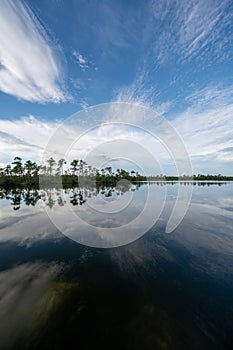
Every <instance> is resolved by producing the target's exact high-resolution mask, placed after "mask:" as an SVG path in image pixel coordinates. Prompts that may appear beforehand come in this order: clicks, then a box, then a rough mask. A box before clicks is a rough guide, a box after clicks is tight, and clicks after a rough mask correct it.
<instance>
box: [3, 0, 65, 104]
mask: <svg viewBox="0 0 233 350" xmlns="http://www.w3.org/2000/svg"><path fill="white" fill-rule="evenodd" d="M0 9H1V10H0V90H1V91H3V92H5V93H7V94H10V95H14V96H16V97H17V98H19V99H23V100H27V101H31V102H40V103H47V102H60V101H65V100H67V99H68V95H67V94H66V93H65V92H64V89H63V88H62V85H61V82H62V71H61V65H60V63H59V59H58V55H57V54H56V50H55V47H54V46H53V45H52V43H51V42H50V40H49V37H48V35H47V33H46V30H45V28H44V27H43V26H42V25H41V24H40V22H39V20H38V19H37V17H36V16H35V14H34V13H33V12H32V10H31V9H30V8H29V6H28V5H27V4H26V3H24V2H21V1H18V0H15V1H13V0H2V1H1V3H0Z"/></svg>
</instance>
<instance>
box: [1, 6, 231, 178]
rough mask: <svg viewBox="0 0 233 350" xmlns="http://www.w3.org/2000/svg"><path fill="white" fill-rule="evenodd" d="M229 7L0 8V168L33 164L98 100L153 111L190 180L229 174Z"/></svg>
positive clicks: (99, 102) (98, 101)
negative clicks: (182, 154)
mask: <svg viewBox="0 0 233 350" xmlns="http://www.w3.org/2000/svg"><path fill="white" fill-rule="evenodd" d="M232 14H233V3H232V1H230V0H229V1H228V0H225V1H220V0H195V1H194V0H190V1H186V0H177V1H176V0H161V1H155V0H154V1H153V0H151V1H149V0H146V1H137V0H134V1H133V0H132V1H130V0H128V1H120V0H114V1H113V0H109V1H101V0H99V1H97V0H96V1H95V0H92V1H87V0H76V1H71V0H66V1H65V0H64V1H63V0H50V1H47V0H40V1H29V0H28V1H13V0H12V1H11V0H8V1H7V0H2V1H1V3H0V105H1V108H0V146H1V153H2V156H1V159H0V162H2V163H5V162H8V161H10V160H11V159H12V157H14V156H15V155H18V154H19V155H20V156H22V157H23V158H29V157H30V158H34V159H35V160H39V159H40V157H41V155H42V152H43V148H44V147H45V145H46V142H47V141H48V139H49V137H50V136H51V134H52V133H53V132H54V130H55V129H56V127H57V126H58V125H59V123H61V122H62V121H63V120H65V119H66V118H67V117H69V116H70V115H71V114H73V113H75V112H77V111H79V110H82V109H83V108H86V107H88V106H93V105H96V104H101V103H106V102H114V101H121V102H130V103H136V104H142V105H145V106H147V107H150V108H153V109H154V110H156V111H157V112H158V113H159V114H161V115H162V116H164V117H165V118H166V119H167V120H169V121H170V122H171V124H172V125H173V126H174V127H175V128H176V129H177V131H178V133H179V134H180V135H181V137H182V138H183V141H184V144H185V146H186V148H187V150H188V152H189V154H190V157H191V160H192V162H193V169H194V172H195V173H197V172H202V173H208V172H210V173H223V174H233V166H232V161H233V81H232V80H233V79H232V77H233V63H232V57H233V41H232V35H233V18H232Z"/></svg>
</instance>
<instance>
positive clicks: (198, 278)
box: [0, 182, 233, 350]
mask: <svg viewBox="0 0 233 350" xmlns="http://www.w3.org/2000/svg"><path fill="white" fill-rule="evenodd" d="M179 186H183V187H182V188H183V189H184V191H185V189H187V191H188V189H190V186H192V190H193V195H192V200H191V203H190V206H189V209H188V211H187V213H186V215H185V217H184V219H183V221H182V222H181V223H180V224H179V225H178V226H177V228H176V229H175V230H174V231H173V232H172V233H169V234H168V233H165V228H166V223H167V220H168V218H169V216H170V214H171V210H172V207H173V205H174V202H175V200H176V196H177V192H178V189H179ZM148 188H149V190H150V193H151V196H152V198H154V207H153V206H151V208H150V209H151V210H150V216H151V213H154V214H153V215H154V216H155V222H154V224H153V225H152V226H151V227H150V229H149V230H148V231H147V232H146V233H145V234H142V235H141V237H140V234H137V235H136V236H132V229H131V233H130V235H128V232H126V231H127V229H124V227H127V223H129V222H132V221H133V220H134V219H135V218H136V217H137V216H138V215H140V213H141V212H142V210H143V206H144V203H145V200H146V198H147V194H148ZM164 190H165V192H166V201H165V205H164V207H161V205H160V204H161V203H162V201H163V195H164ZM122 203H123V208H124V210H118V209H119V208H120V207H119V205H122ZM112 205H114V206H115V207H112ZM124 205H125V206H124ZM93 206H94V207H93ZM0 207H1V210H0V348H1V349H4V350H5V349H17V350H19V349H23V350H25V349H30V350H31V349H63V348H67V349H77V348H89V347H93V348H94V347H98V348H102V349H105V348H106V349H122V350H123V349H134V350H137V349H140V350H144V349H153V350H154V349H176V350H177V349H179V350H180V349H185V350H187V349H218V350H219V349H231V348H232V341H233V183H230V182H229V183H205V182H203V183H200V182H196V183H195V182H193V183H182V184H179V183H166V184H165V183H150V184H142V183H141V184H137V185H136V184H134V185H129V186H124V185H122V186H118V187H116V188H108V187H103V188H97V189H96V188H67V189H55V188H51V189H49V188H47V189H43V190H35V189H31V190H26V189H25V190H20V189H10V190H3V189H2V190H0ZM96 207H98V208H99V211H98V213H97V211H96ZM106 208H107V209H108V208H110V209H109V211H108V210H107V212H108V214H106V212H104V211H103V210H102V209H106ZM112 208H113V209H114V208H115V211H112V210H113V209H112ZM71 210H72V212H73V213H74V215H76V216H79V217H80V218H81V220H79V222H75V220H73V221H72V220H68V217H67V215H68V214H67V213H68V212H70V211H71ZM54 213H56V215H57V217H58V218H60V222H59V224H55V225H54V223H53V222H54V216H53V215H54ZM66 218H67V220H66ZM145 218H147V216H146V217H144V219H142V220H145V221H146V219H145ZM82 221H83V222H88V223H89V225H94V226H98V233H99V236H98V237H97V236H95V238H93V237H94V236H90V237H91V238H90V239H89V240H86V237H87V235H88V233H86V231H85V229H84V228H83V227H82V225H81V224H80V222H82ZM59 225H60V226H59ZM122 225H123V226H122ZM124 225H126V226H124ZM121 226H122V237H123V236H124V237H127V240H126V241H125V242H124V244H119V245H121V246H119V247H115V248H114V247H112V248H109V249H103V248H102V246H101V244H102V242H108V244H109V247H110V246H111V243H112V242H114V244H115V243H116V239H115V238H114V239H113V241H112V240H111V239H109V237H108V230H109V231H110V229H111V228H112V227H117V228H120V227H121ZM60 227H62V230H59V228H60ZM140 229H141V228H140ZM137 230H139V229H138V226H137V227H136V226H135V232H136V231H137ZM61 231H62V232H61ZM119 232H120V231H119ZM127 235H128V236H127ZM96 237H97V238H96ZM93 239H94V241H93ZM80 242H82V243H90V244H88V245H85V244H80ZM93 242H94V243H93ZM109 242H110V243H109ZM120 242H121V243H122V241H120ZM129 242H131V243H129ZM118 243H119V242H118ZM126 243H128V244H126ZM114 244H113V245H114ZM103 246H104V245H103Z"/></svg>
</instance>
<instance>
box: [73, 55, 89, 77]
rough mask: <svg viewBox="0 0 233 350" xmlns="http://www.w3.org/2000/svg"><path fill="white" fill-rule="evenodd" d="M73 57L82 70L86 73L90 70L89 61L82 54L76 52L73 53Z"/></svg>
mask: <svg viewBox="0 0 233 350" xmlns="http://www.w3.org/2000/svg"><path fill="white" fill-rule="evenodd" d="M72 55H73V56H74V57H75V59H76V61H77V63H78V65H79V67H80V69H81V70H82V71H83V72H85V71H86V70H87V69H88V68H89V66H88V61H87V59H86V58H84V57H83V55H81V53H79V52H77V51H75V50H74V51H73V53H72Z"/></svg>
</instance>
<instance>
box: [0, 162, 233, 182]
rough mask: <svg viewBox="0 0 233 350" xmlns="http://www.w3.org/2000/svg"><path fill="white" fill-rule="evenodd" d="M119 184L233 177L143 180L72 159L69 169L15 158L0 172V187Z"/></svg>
mask: <svg viewBox="0 0 233 350" xmlns="http://www.w3.org/2000/svg"><path fill="white" fill-rule="evenodd" d="M121 180H128V181H130V182H132V183H136V182H146V181H164V182H165V181H168V182H169V181H170V182H172V181H213V182H214V181H233V176H224V175H221V174H218V175H210V174H207V175H204V174H197V175H193V176H192V175H183V176H180V177H178V176H166V175H163V174H159V175H150V176H144V175H141V174H139V173H138V172H137V171H134V170H131V171H126V170H124V169H117V170H116V171H113V169H112V167H105V168H102V169H97V168H95V167H92V166H91V165H88V164H87V163H86V162H85V161H83V160H77V159H74V160H73V161H72V162H71V163H70V164H69V166H67V162H66V161H65V159H60V160H58V161H57V162H56V161H55V160H54V159H53V158H50V159H48V160H47V162H46V165H39V164H37V163H36V162H33V161H31V160H27V161H26V162H25V163H23V161H22V159H21V158H20V157H15V158H14V160H13V161H12V163H11V164H8V165H6V166H5V167H2V168H0V187H3V188H11V187H21V188H25V187H34V188H39V187H40V186H45V187H48V186H59V185H62V186H79V185H90V186H94V185H97V186H115V185H116V184H117V183H118V182H119V181H121Z"/></svg>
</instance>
